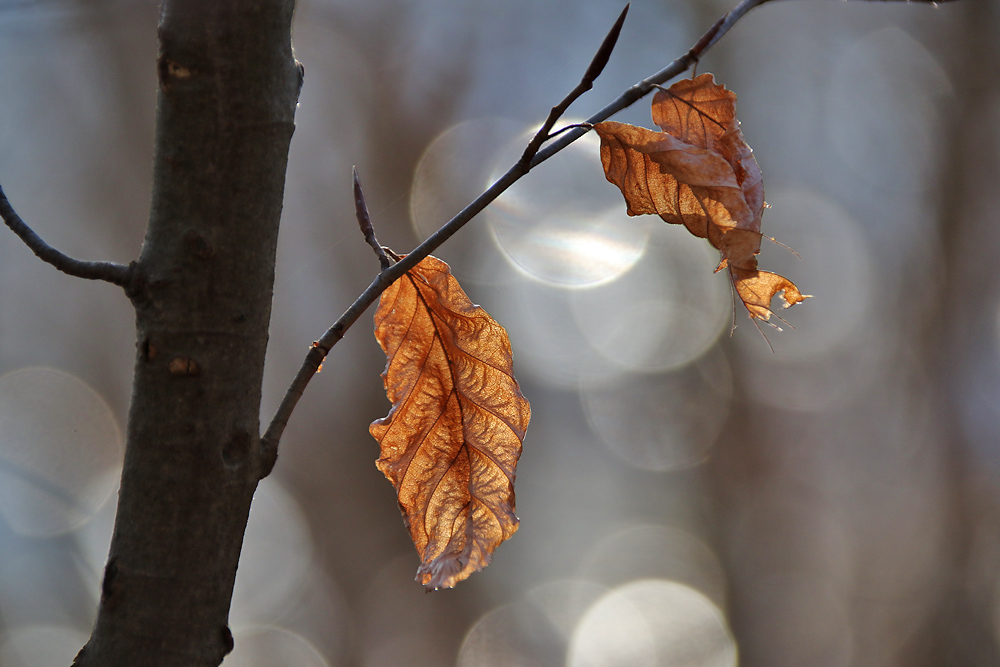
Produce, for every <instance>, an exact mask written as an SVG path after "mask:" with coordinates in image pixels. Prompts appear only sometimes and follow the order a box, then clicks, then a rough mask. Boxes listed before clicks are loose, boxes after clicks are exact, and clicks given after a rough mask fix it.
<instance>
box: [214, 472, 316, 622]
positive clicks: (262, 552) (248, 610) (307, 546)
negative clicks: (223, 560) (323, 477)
mask: <svg viewBox="0 0 1000 667" xmlns="http://www.w3.org/2000/svg"><path fill="white" fill-rule="evenodd" d="M312 562H313V543H312V537H311V535H310V532H309V526H308V524H307V523H306V519H305V516H304V514H303V512H302V509H301V508H300V507H299V504H298V502H296V500H295V499H294V498H293V497H292V496H291V494H289V493H288V492H287V491H286V490H285V489H284V488H283V487H282V485H281V484H280V483H279V482H278V480H277V479H273V478H270V477H269V478H267V479H266V480H264V481H262V482H261V483H260V485H258V487H257V491H256V493H254V498H253V503H252V504H251V506H250V519H249V520H248V521H247V529H246V533H245V535H244V537H243V551H242V555H241V556H240V567H239V570H237V573H236V585H235V588H234V590H233V602H232V609H231V611H230V619H231V623H232V625H233V626H234V627H236V626H239V625H244V626H250V625H255V624H265V623H270V622H273V621H274V620H276V619H277V618H279V617H280V614H281V613H282V612H283V611H284V610H285V609H286V607H287V606H288V605H289V604H291V602H292V601H293V600H294V599H295V596H296V594H297V593H298V592H299V591H300V589H301V587H302V586H303V585H304V584H305V582H306V579H307V577H308V574H309V570H310V566H311V565H312Z"/></svg>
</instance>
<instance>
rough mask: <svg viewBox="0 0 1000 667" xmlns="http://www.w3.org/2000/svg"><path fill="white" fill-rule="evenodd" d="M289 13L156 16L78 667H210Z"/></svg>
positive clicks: (278, 176) (177, 5)
mask: <svg viewBox="0 0 1000 667" xmlns="http://www.w3.org/2000/svg"><path fill="white" fill-rule="evenodd" d="M293 4H294V3H293V2H292V1H291V0H215V1H213V2H209V3H206V2H201V1H200V0H165V1H164V3H163V8H162V15H161V19H160V27H159V39H160V53H159V57H158V61H157V70H158V77H159V94H158V109H157V129H156V156H155V161H154V185H153V198H152V207H151V212H150V218H149V226H148V228H147V232H146V238H145V243H144V246H143V250H142V254H141V256H140V258H139V260H138V262H137V264H136V266H135V269H134V271H133V273H134V279H133V282H132V284H131V285H129V287H128V291H129V294H130V296H131V298H132V301H133V303H134V305H135V308H136V330H137V344H136V348H137V349H136V363H135V378H134V384H133V394H132V404H131V408H130V411H129V420H128V440H127V446H126V453H125V464H124V470H123V473H122V485H121V492H120V495H119V499H118V513H117V517H116V520H115V530H114V536H113V538H112V542H111V549H110V553H109V558H108V564H107V567H106V569H105V574H104V581H103V585H102V594H101V602H100V608H99V610H98V616H97V621H96V624H95V626H94V630H93V634H92V636H91V638H90V641H89V642H88V643H87V645H86V646H85V647H84V648H83V649H82V650H81V651H80V654H79V655H78V656H77V659H76V661H75V663H74V664H76V665H79V666H80V667H91V666H97V665H99V666H101V667H117V666H119V665H121V666H124V665H129V666H133V665H151V666H174V665H177V666H181V665H183V666H184V667H200V666H203V665H205V666H208V665H211V666H215V665H218V664H219V663H220V662H221V661H222V659H223V657H224V656H225V655H226V653H228V652H229V651H230V650H231V649H232V645H233V640H232V635H231V633H230V631H229V629H228V626H227V622H228V614H229V604H230V600H231V597H232V591H233V582H234V580H235V577H236V567H237V564H238V561H239V554H240V548H241V546H242V541H243V533H244V529H245V527H246V522H247V517H248V514H249V508H250V500H251V497H252V496H253V492H254V489H255V488H256V486H257V481H258V479H259V478H260V477H261V472H262V471H261V457H260V448H259V433H260V428H259V412H260V395H261V382H262V377H263V368H264V354H265V350H266V346H267V329H268V322H269V319H270V311H271V293H272V284H273V278H274V260H275V244H276V241H277V235H278V222H279V217H280V214H281V204H282V196H283V191H284V180H285V167H286V162H287V156H288V146H289V141H290V139H291V136H292V131H293V123H294V113H295V105H296V102H297V99H298V93H299V88H300V87H301V83H302V74H301V70H300V69H299V67H298V65H297V64H296V62H295V60H294V58H293V56H292V49H291V39H290V29H291V19H292V12H293Z"/></svg>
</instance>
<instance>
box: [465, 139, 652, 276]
mask: <svg viewBox="0 0 1000 667" xmlns="http://www.w3.org/2000/svg"><path fill="white" fill-rule="evenodd" d="M567 122H572V121H567ZM532 134H533V131H532V132H527V133H524V134H523V135H521V136H520V137H518V138H517V139H515V140H514V141H513V142H511V144H510V145H509V147H508V149H507V150H506V151H504V152H502V154H501V156H500V158H499V160H498V162H497V167H496V169H495V170H494V171H493V173H492V174H491V176H490V178H489V183H492V182H493V181H495V180H496V179H497V178H499V177H500V176H501V175H502V174H503V173H504V172H505V171H506V170H507V169H508V168H509V167H510V166H511V165H513V164H514V163H515V162H516V161H517V158H518V156H519V155H520V153H521V151H523V150H524V147H525V145H527V143H528V141H529V139H530V138H531V135H532ZM487 184H488V183H487ZM484 216H485V219H486V224H487V226H488V227H489V229H490V230H491V231H492V233H493V237H494V239H495V240H496V245H497V247H498V248H499V249H500V251H501V252H502V253H503V255H504V256H505V257H506V258H507V259H508V260H509V261H510V262H511V264H512V265H513V266H515V267H516V268H517V269H518V270H519V271H522V272H523V273H524V274H525V275H526V276H529V277H531V278H532V279H535V280H539V281H541V282H543V283H546V284H549V285H558V286H561V287H592V286H595V285H599V284H601V283H605V282H607V281H610V280H614V279H615V278H617V277H619V276H621V275H622V274H624V273H625V272H627V271H628V270H629V269H631V268H632V267H633V266H634V265H635V263H636V262H638V261H639V259H640V258H641V257H642V255H643V252H644V251H645V247H646V242H647V239H648V237H649V231H650V228H651V225H652V224H653V223H654V221H653V220H652V219H651V218H649V217H648V216H641V217H638V218H629V217H628V215H627V214H626V213H625V203H624V201H623V200H622V197H621V193H620V192H619V191H618V189H617V188H615V187H614V186H612V185H611V184H609V183H607V182H606V179H605V178H604V170H603V168H602V167H601V159H600V141H599V140H598V138H597V137H596V136H594V135H593V134H587V135H584V136H583V137H581V138H580V139H578V140H577V141H576V142H574V143H573V144H571V145H570V146H568V147H567V148H566V149H564V150H563V151H562V152H561V153H559V154H558V155H556V156H554V157H553V158H551V159H550V160H548V161H547V162H545V163H543V164H541V165H539V166H537V167H535V168H534V169H533V170H532V172H531V177H530V178H526V179H523V180H521V181H519V182H518V183H516V184H514V185H513V186H512V187H511V188H510V189H509V190H507V191H506V192H505V193H504V194H502V195H501V196H500V197H499V198H497V200H496V201H495V202H493V204H492V205H491V206H490V207H489V208H487V209H486V211H485V212H484Z"/></svg>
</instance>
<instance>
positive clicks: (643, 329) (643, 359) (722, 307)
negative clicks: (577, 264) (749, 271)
mask: <svg viewBox="0 0 1000 667" xmlns="http://www.w3.org/2000/svg"><path fill="white" fill-rule="evenodd" d="M650 220H652V221H653V222H654V223H655V224H656V227H655V228H654V230H653V232H652V234H651V236H650V239H649V243H648V247H647V250H646V253H645V255H644V256H643V257H642V261H641V262H639V263H638V265H637V266H635V268H634V269H632V270H631V271H629V272H628V273H626V274H625V275H623V276H621V277H620V278H618V279H617V280H615V281H613V282H609V283H607V284H605V285H601V286H600V288H598V289H590V290H580V291H576V292H574V293H573V295H572V306H573V315H574V317H575V318H576V320H577V322H578V324H579V326H580V330H581V331H582V332H583V334H584V336H585V338H586V339H587V341H588V342H589V343H590V345H591V346H592V347H593V348H594V349H595V350H596V351H597V352H598V353H600V354H601V356H603V357H604V358H605V359H607V360H608V361H609V362H611V363H613V364H615V365H616V366H619V367H620V368H622V369H625V370H630V371H638V372H644V373H655V372H658V371H665V370H670V369H672V368H677V367H679V366H683V365H684V364H687V363H689V362H691V361H692V360H694V359H696V358H698V357H699V356H700V355H702V354H704V352H705V351H706V350H707V349H708V348H710V347H711V346H712V345H713V344H714V343H715V341H716V340H717V339H718V338H719V336H720V335H721V334H722V332H723V331H725V330H727V327H728V325H729V321H730V317H731V313H732V298H731V296H730V292H729V282H728V281H727V280H726V279H725V277H724V276H721V275H718V274H715V273H713V272H712V270H713V269H714V268H715V266H716V264H718V262H719V256H718V253H717V252H716V251H715V250H713V249H712V248H711V246H709V245H708V243H706V242H705V241H704V239H699V238H696V237H694V236H692V235H691V234H688V233H687V230H685V229H682V228H680V227H675V226H668V225H667V224H666V223H663V222H662V221H660V220H659V219H657V218H653V217H650Z"/></svg>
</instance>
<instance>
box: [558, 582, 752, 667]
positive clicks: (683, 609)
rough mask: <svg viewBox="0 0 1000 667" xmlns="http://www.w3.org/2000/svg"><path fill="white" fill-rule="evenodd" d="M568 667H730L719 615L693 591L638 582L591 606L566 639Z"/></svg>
mask: <svg viewBox="0 0 1000 667" xmlns="http://www.w3.org/2000/svg"><path fill="white" fill-rule="evenodd" d="M566 664H567V665H568V666H569V667H619V666H620V665H629V666H630V667H646V666H648V667H656V666H658V665H670V667H735V665H736V664H737V663H736V642H735V640H734V639H733V636H732V634H731V633H730V631H729V626H728V624H727V623H726V620H725V618H724V617H723V614H722V611H721V610H720V609H719V608H718V607H717V606H716V605H715V604H714V603H713V602H712V601H711V600H709V599H708V598H707V597H705V596H704V595H702V594H701V593H699V592H698V591H696V590H695V589H693V588H690V587H688V586H685V585H684V584H680V583H677V582H675V581H668V580H665V579H643V580H639V581H634V582H631V583H628V584H625V585H624V586H621V587H619V588H616V589H614V590H612V591H610V592H609V593H607V594H605V595H604V596H603V597H601V598H600V599H598V601H597V602H595V603H594V604H593V606H591V608H590V609H589V610H588V611H587V613H586V614H585V615H584V617H583V618H582V619H581V620H580V623H579V624H578V625H577V627H576V630H575V631H574V633H573V637H572V639H571V640H570V645H569V655H568V657H567V661H566Z"/></svg>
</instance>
